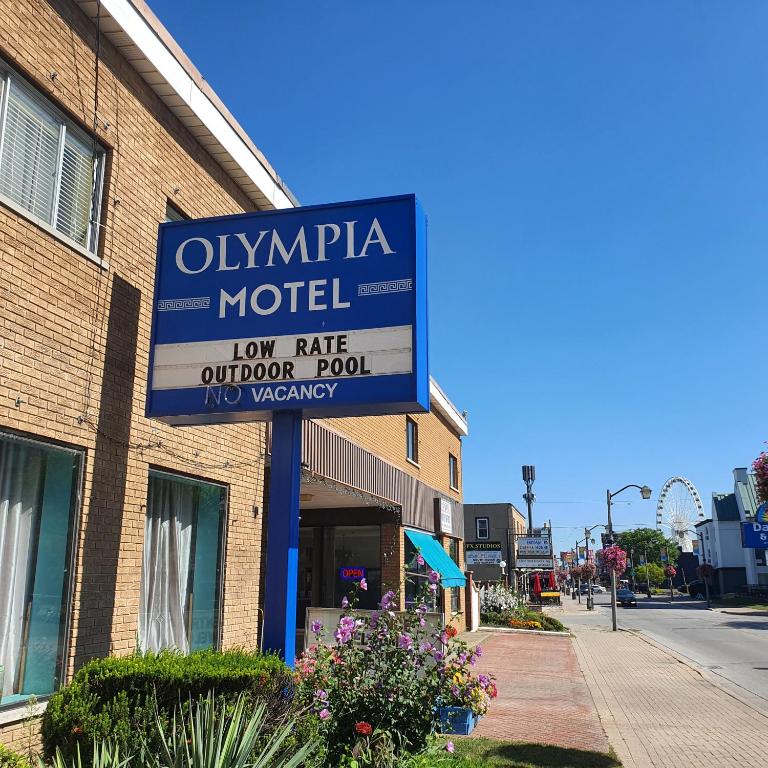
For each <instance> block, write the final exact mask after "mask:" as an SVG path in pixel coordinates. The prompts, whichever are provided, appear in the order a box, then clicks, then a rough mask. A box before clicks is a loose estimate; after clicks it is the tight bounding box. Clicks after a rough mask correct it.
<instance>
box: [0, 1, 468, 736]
mask: <svg viewBox="0 0 768 768" xmlns="http://www.w3.org/2000/svg"><path fill="white" fill-rule="evenodd" d="M97 8H98V6H97V5H96V4H95V3H88V2H76V1H75V0H28V1H27V2H24V3H18V2H14V1H13V0H0V76H2V102H1V103H2V112H1V113H0V449H2V451H3V453H2V454H0V460H1V462H4V463H0V629H1V630H3V632H4V633H5V635H3V634H2V632H0V656H1V657H0V667H4V677H5V682H4V683H3V680H2V679H0V692H2V691H3V690H4V691H5V693H4V694H3V697H2V699H0V741H2V742H3V743H8V744H14V743H18V742H19V741H20V740H22V739H23V738H24V736H23V731H24V729H23V726H22V724H21V722H20V721H21V718H22V717H23V716H24V707H25V703H26V700H27V699H28V696H29V694H37V695H39V696H41V697H43V700H44V696H45V694H46V693H49V692H50V690H52V689H53V688H54V687H55V686H56V685H58V684H60V682H61V681H62V680H66V679H67V678H68V677H70V676H71V674H72V673H73V671H74V670H75V669H76V668H78V667H79V666H80V665H82V664H83V663H84V662H85V661H87V660H88V659H90V658H93V657H96V656H103V655H107V654H111V653H117V654H122V653H129V652H131V651H133V650H134V649H135V647H136V644H137V638H140V637H143V638H145V639H146V638H150V637H154V638H155V639H154V640H153V641H151V643H150V645H152V644H154V645H162V644H163V643H164V642H165V643H166V644H167V642H168V637H170V636H173V633H174V632H176V633H179V632H180V633H181V634H182V635H183V636H184V637H185V638H186V642H187V645H188V647H190V648H192V647H195V646H196V645H204V644H206V643H207V644H211V643H213V644H214V645H218V646H221V647H229V646H242V647H250V648H257V647H258V644H259V637H260V624H259V621H260V602H261V595H260V587H261V584H262V537H263V532H264V529H265V520H266V515H267V510H268V497H267V496H268V494H267V493H266V488H265V463H266V460H267V456H268V430H267V428H266V426H265V425H264V424H239V425H226V426H209V427H187V428H182V429H174V428H172V427H168V426H166V425H164V424H161V423H159V422H154V421H150V420H148V419H146V418H145V417H144V401H145V394H146V384H145V381H146V374H147V365H148V347H149V331H150V322H151V303H152V290H153V279H154V266H155V249H156V238H157V227H158V224H159V223H160V222H162V221H164V220H167V219H168V218H174V217H178V216H184V217H191V218H196V217H206V216H215V215H223V214H230V213H239V212H243V211H252V210H263V209H268V208H283V207H289V206H292V205H295V204H296V201H295V199H294V198H293V196H292V195H291V193H290V192H289V191H288V189H287V188H286V187H285V185H284V184H283V182H282V181H281V180H280V178H279V177H278V176H277V174H276V173H275V171H274V170H273V169H272V168H271V166H270V165H269V164H268V162H267V161H266V159H265V158H264V157H263V155H261V153H260V152H259V150H258V149H257V148H256V147H255V146H254V145H253V143H252V142H251V141H250V139H249V138H248V137H247V136H246V135H245V134H244V132H243V131H242V129H241V128H240V127H239V126H238V125H237V123H236V122H235V121H234V119H233V118H232V117H231V115H230V114H229V112H228V111H227V109H226V107H224V105H223V104H221V102H220V101H219V100H218V98H217V97H216V95H215V94H214V93H213V92H212V91H211V90H210V88H209V87H208V86H207V84H206V83H205V81H204V80H203V78H202V77H201V76H200V74H199V73H198V72H197V71H196V70H195V69H194V67H193V66H192V65H191V63H190V62H189V61H188V59H187V58H186V56H185V55H184V53H183V52H182V51H181V50H180V49H179V48H178V46H177V45H176V44H175V43H174V41H173V40H172V39H171V38H170V36H169V35H168V33H167V32H166V31H165V30H164V29H163V28H162V26H161V25H160V24H159V22H158V21H157V20H156V19H155V17H154V16H153V15H152V13H151V11H150V10H149V9H148V8H147V7H146V5H145V4H144V3H143V2H141V0H103V2H102V3H101V6H100V11H98V13H99V16H98V17H97V16H96V14H97ZM97 30H99V34H98V35H97ZM30 158H31V159H30ZM46 163H48V164H49V166H50V168H48V166H46ZM46 174H47V175H46ZM94 178H95V184H93V181H94ZM432 402H433V411H432V412H431V413H429V414H420V415H417V416H415V417H413V421H414V422H415V423H416V424H417V426H418V446H419V453H418V460H417V461H409V460H407V458H406V439H407V430H408V429H409V427H407V423H406V417H403V416H382V417H369V418H360V419H344V420H339V419H337V420H333V421H331V422H329V423H328V424H327V425H325V426H323V425H318V429H324V430H327V431H328V432H329V433H334V434H337V435H338V436H340V439H343V440H344V441H345V444H348V445H350V446H355V447H356V448H357V449H358V450H359V451H362V452H365V453H367V454H370V455H372V456H375V457H377V458H378V460H380V461H381V462H382V464H381V467H383V468H384V469H385V470H386V471H387V472H390V470H387V469H386V467H391V468H392V470H391V472H393V473H395V474H393V477H395V478H396V479H397V478H399V479H397V482H396V483H395V485H396V487H397V488H406V486H407V488H408V489H409V492H411V493H412V494H413V498H414V499H417V500H418V503H419V504H421V503H422V502H423V503H424V504H426V505H430V504H431V503H432V501H433V498H439V497H444V498H445V499H446V500H448V501H450V503H451V504H452V505H454V506H453V515H454V518H455V520H456V521H458V520H459V519H460V518H461V514H460V509H461V491H460V487H461V480H460V477H461V474H460V466H461V437H462V436H463V435H465V434H466V422H465V420H464V417H463V416H462V415H461V414H459V413H458V412H457V411H456V409H455V408H454V407H453V406H452V405H451V404H450V402H449V401H448V400H447V398H445V396H444V395H443V393H442V392H441V391H440V390H439V387H437V385H435V384H433V387H432ZM408 418H410V417H408ZM451 457H453V458H451ZM320 458H321V457H320ZM341 469H343V468H340V472H339V474H343V473H341ZM3 472H5V475H3ZM398 473H399V474H398ZM332 474H333V473H328V472H325V473H323V472H319V471H312V472H311V473H310V474H308V475H307V477H306V488H307V491H306V495H307V496H313V497H315V499H317V498H319V497H320V496H321V495H322V498H323V503H324V504H325V505H326V507H325V508H326V511H325V512H322V514H328V515H330V514H336V515H337V518H336V519H337V521H341V522H342V523H344V525H346V526H347V527H350V526H351V527H354V526H361V525H374V526H378V527H379V531H380V541H381V545H380V549H381V565H380V568H381V581H382V583H383V584H389V585H392V586H395V587H397V586H398V585H400V586H401V585H402V583H403V577H404V567H405V566H404V557H405V547H406V544H405V539H406V537H405V534H404V527H405V526H406V525H407V520H406V521H405V522H404V520H405V518H407V517H408V514H410V512H409V509H410V506H412V505H411V504H410V503H409V502H408V501H404V500H403V498H404V497H403V498H396V499H394V498H390V497H387V498H384V497H382V496H381V495H379V494H377V493H375V492H373V491H375V488H373V486H375V482H374V481H376V480H377V479H376V478H369V479H368V480H370V482H371V483H372V488H373V490H371V489H368V488H366V487H359V486H358V485H356V484H354V483H352V484H350V483H345V482H344V479H343V478H341V477H340V476H339V477H335V476H332ZM403 478H406V479H405V480H403ZM408 478H410V479H408ZM368 480H366V479H365V478H363V481H364V482H362V481H361V484H362V485H363V486H365V484H366V483H367V482H368ZM3 482H5V485H4V486H3V485H2V483H3ZM393 482H394V481H393ZM393 487H395V486H393ZM313 491H314V493H313ZM403 493H404V491H403ZM3 494H5V498H4V497H3ZM304 495H305V494H303V496H304ZM394 495H396V494H394ZM169 499H170V501H169ZM184 499H187V500H188V503H189V505H191V506H190V507H189V508H190V509H192V510H193V511H192V513H190V514H192V518H191V520H192V522H191V523H190V524H189V525H188V526H186V527H184V526H181V528H183V531H182V534H183V535H182V534H180V536H181V539H182V541H181V543H180V544H179V542H175V545H174V546H176V545H178V546H180V547H181V550H182V552H183V553H184V554H183V557H184V558H186V559H185V562H186V563H187V570H188V572H189V574H190V575H189V589H188V590H187V592H185V599H186V600H187V602H186V603H185V606H184V611H183V616H180V617H176V619H174V618H173V617H172V618H171V620H169V621H168V622H167V625H168V626H163V627H160V628H159V629H158V628H155V629H157V630H158V631H157V632H155V633H154V634H153V629H152V628H151V627H150V628H149V629H148V627H147V626H146V622H147V619H146V618H145V619H144V625H143V626H142V619H141V616H142V615H145V616H148V615H149V613H148V612H146V611H145V613H144V614H142V610H144V608H142V606H145V602H146V600H148V599H149V600H151V599H154V598H153V595H152V594H151V587H147V585H146V584H145V585H144V586H143V584H142V571H143V569H144V568H145V567H146V562H147V557H148V555H147V537H148V535H149V534H148V530H149V529H148V518H149V515H150V514H154V513H153V512H152V509H153V508H157V509H159V508H160V507H163V509H165V508H166V507H168V506H169V505H170V504H171V503H173V504H176V503H181V502H180V500H184ZM350 499H353V500H354V501H355V504H351V503H350ZM360 501H362V502H364V503H362V504H360V503H358V502H360ZM184 503H187V502H184ZM3 504H4V505H5V506H3ZM382 505H383V506H382ZM312 506H313V505H312V503H311V500H310V501H309V502H306V503H304V502H303V503H302V507H303V508H304V507H307V508H308V509H309V508H311V507H312ZM314 506H315V508H316V509H319V507H317V501H316V502H315V505H314ZM328 509H331V510H335V512H333V513H331V512H328V511H327V510H328ZM158 514H159V515H160V517H158V520H160V519H161V518H162V514H165V512H162V513H158ZM303 514H304V513H303ZM307 514H310V513H309V512H308V513H307ZM314 514H315V517H316V519H319V518H318V515H320V514H321V512H318V511H315V512H314ZM414 514H415V513H414ZM345 515H346V518H345V517H344V516H345ZM162 519H165V518H162ZM328 519H329V520H330V519H331V518H330V517H329V518H328ZM173 520H175V521H176V522H175V525H176V526H177V527H179V523H178V519H177V518H173ZM414 521H415V523H414V525H415V526H416V527H420V528H422V529H424V530H427V531H434V530H435V528H434V524H431V526H430V524H429V522H428V521H429V514H423V513H420V516H417V517H414ZM425 521H427V522H426V523H425ZM336 524H339V523H336ZM25 526H26V527H25ZM181 528H179V530H181ZM188 529H189V530H191V533H185V532H184V531H187V530H188ZM206 531H208V532H209V533H210V532H213V533H216V532H218V536H213V537H208V538H206V535H205V532H206ZM461 531H462V525H461V524H459V523H458V522H457V525H456V527H455V529H454V532H453V535H451V536H442V537H441V541H442V543H443V544H444V546H445V547H446V548H447V549H453V552H454V554H455V556H456V559H457V560H458V561H459V566H460V567H463V560H461V558H462V555H461V546H459V543H460V538H461ZM13 537H15V538H13ZM184 537H186V538H184ZM451 540H453V541H454V542H456V543H454V544H453V545H451V544H450V543H449V542H450V541H451ZM210 541H213V542H214V546H213V549H212V550H211V551H210V552H206V551H205V546H206V542H208V543H210ZM13 542H15V544H14V547H15V549H13V548H12V547H11V543H13ZM158 542H159V544H158V546H161V547H162V546H166V547H167V545H168V542H167V541H166V540H163V541H161V540H160V539H158ZM3 547H6V548H5V549H3ZM25 547H26V549H25ZM22 551H23V552H24V553H25V554H24V556H23V557H22V556H21V555H19V556H18V557H16V556H11V553H12V552H16V553H18V552H22ZM208 555H212V557H207V556H208ZM195 558H197V560H195ZM206 558H207V559H208V560H209V561H210V563H212V565H211V566H210V568H211V570H210V572H206V575H205V578H202V577H201V574H202V570H203V565H204V564H205V563H204V562H203V561H204V560H205V559H206ZM22 561H23V562H22ZM198 561H199V564H200V566H199V568H198V574H197V576H194V580H193V575H192V574H193V572H194V570H195V565H194V564H195V563H196V562H198ZM145 576H146V574H145ZM145 581H147V579H145ZM162 582H163V579H162V578H160V579H159V587H158V590H157V595H155V596H154V597H156V598H157V599H158V600H163V599H165V598H163V596H162V594H161V593H162V589H160V587H162V586H163V584H162ZM14 585H16V586H14ZM20 585H21V586H20ZM24 585H26V586H24ZM155 586H158V585H155ZM182 591H184V590H183V589H182ZM147 594H149V597H147ZM193 598H194V599H193ZM459 600H460V602H459V605H460V606H463V597H460V598H459ZM3 601H5V602H3ZM442 607H443V610H445V611H446V612H447V613H448V612H450V611H451V595H449V594H448V593H447V592H446V594H445V596H444V598H443V605H442ZM453 607H454V608H455V607H456V598H455V596H454V598H453ZM177 619H178V621H177ZM174 622H176V623H177V624H178V626H175V627H174V626H172V625H173V624H174ZM169 632H170V633H171V634H170V635H169V634H168V633H169ZM145 644H146V643H145ZM28 650H29V653H28ZM3 660H5V664H4V663H3Z"/></svg>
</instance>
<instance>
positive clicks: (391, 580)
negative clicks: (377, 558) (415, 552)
mask: <svg viewBox="0 0 768 768" xmlns="http://www.w3.org/2000/svg"><path fill="white" fill-rule="evenodd" d="M389 589H391V590H392V591H393V592H396V593H397V603H396V605H397V607H398V610H403V609H404V608H405V593H404V589H405V529H404V528H403V527H402V526H400V525H396V524H394V523H385V524H383V525H382V526H381V592H382V594H384V592H386V591H387V590H389Z"/></svg>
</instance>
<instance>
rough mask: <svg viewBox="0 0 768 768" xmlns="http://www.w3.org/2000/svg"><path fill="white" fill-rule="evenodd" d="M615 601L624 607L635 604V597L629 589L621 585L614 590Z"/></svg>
mask: <svg viewBox="0 0 768 768" xmlns="http://www.w3.org/2000/svg"><path fill="white" fill-rule="evenodd" d="M616 602H617V603H620V604H621V606H622V607H624V608H626V607H627V606H628V605H637V598H636V597H635V593H634V592H633V591H632V590H631V589H629V588H628V587H623V588H622V589H619V590H616Z"/></svg>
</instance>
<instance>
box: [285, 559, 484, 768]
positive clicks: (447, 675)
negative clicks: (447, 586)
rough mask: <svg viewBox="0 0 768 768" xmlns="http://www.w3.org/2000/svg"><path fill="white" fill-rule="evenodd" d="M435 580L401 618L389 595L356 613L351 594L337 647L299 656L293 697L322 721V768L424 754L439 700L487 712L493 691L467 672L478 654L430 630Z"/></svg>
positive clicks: (452, 633) (450, 633)
mask: <svg viewBox="0 0 768 768" xmlns="http://www.w3.org/2000/svg"><path fill="white" fill-rule="evenodd" d="M439 579H440V575H439V574H438V573H436V572H435V571H431V572H430V573H429V574H428V579H427V580H425V582H424V585H423V589H422V591H421V592H420V593H419V594H418V595H417V597H416V601H415V603H414V605H413V607H412V608H410V609H409V610H408V611H406V612H405V613H398V612H396V601H395V593H394V592H391V591H390V592H387V593H386V594H385V595H384V596H383V597H382V599H381V602H380V603H379V610H377V611H374V612H373V613H371V614H366V615H362V614H359V613H358V612H357V611H356V608H355V605H356V603H357V599H356V595H357V590H356V591H355V592H354V593H353V594H352V595H350V598H349V599H347V600H346V602H345V604H344V614H343V615H342V617H341V619H340V620H339V623H338V626H337V628H336V631H335V633H334V639H335V642H334V644H333V645H332V646H330V647H329V646H325V645H322V644H320V643H319V642H316V643H315V644H314V645H312V646H310V647H309V648H308V649H307V651H305V653H304V654H303V655H302V656H301V657H300V658H299V659H298V661H297V663H296V682H297V692H296V696H297V700H298V702H299V703H301V704H304V705H305V706H307V707H309V708H311V709H312V710H313V711H314V713H315V715H316V716H317V718H318V720H319V729H320V733H321V735H322V736H323V737H324V739H325V743H326V748H327V755H326V764H327V765H335V766H339V765H353V764H354V765H357V766H367V765H389V764H390V763H389V762H387V760H389V759H390V757H391V758H392V759H393V760H394V756H396V755H400V754H403V753H404V752H405V751H406V750H408V751H410V752H417V751H419V750H422V749H424V748H425V746H426V745H427V743H428V740H429V738H430V736H431V735H432V734H433V733H434V731H435V729H436V727H437V723H438V720H439V718H438V717H437V706H438V703H439V704H441V705H454V704H455V705H459V706H471V707H472V708H473V711H475V712H477V713H482V712H484V711H485V710H486V709H487V706H488V702H489V701H490V699H491V698H493V696H494V695H495V693H496V689H495V686H491V683H492V681H491V679H490V677H488V676H478V677H477V678H475V676H474V675H473V674H472V671H471V667H472V666H474V664H475V663H476V662H477V659H478V658H479V657H480V655H481V654H482V649H481V648H480V647H479V646H478V647H477V648H475V649H474V650H471V649H470V648H469V647H468V646H467V645H466V643H463V642H460V641H458V640H457V639H456V634H457V633H456V630H455V628H453V627H445V628H442V629H437V630H435V629H430V628H429V627H428V625H427V622H426V619H425V615H426V613H427V611H428V607H427V605H428V602H429V596H430V595H431V594H433V593H434V591H435V588H436V587H437V585H438V583H439ZM360 587H362V585H358V589H359V588H360ZM311 629H312V631H313V632H314V633H315V635H316V639H317V638H318V636H319V634H320V632H321V631H322V629H323V627H322V625H321V624H320V622H314V623H313V625H312V627H311ZM369 729H370V732H368V731H369ZM385 755H389V757H386V759H385ZM392 764H394V763H392Z"/></svg>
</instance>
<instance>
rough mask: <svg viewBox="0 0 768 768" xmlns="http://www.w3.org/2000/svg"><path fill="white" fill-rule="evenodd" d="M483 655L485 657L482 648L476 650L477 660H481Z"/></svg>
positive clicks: (478, 647)
mask: <svg viewBox="0 0 768 768" xmlns="http://www.w3.org/2000/svg"><path fill="white" fill-rule="evenodd" d="M482 655H483V649H482V647H481V646H479V645H478V646H477V647H476V648H475V656H477V658H478V659H479V658H480V657H481V656H482Z"/></svg>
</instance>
